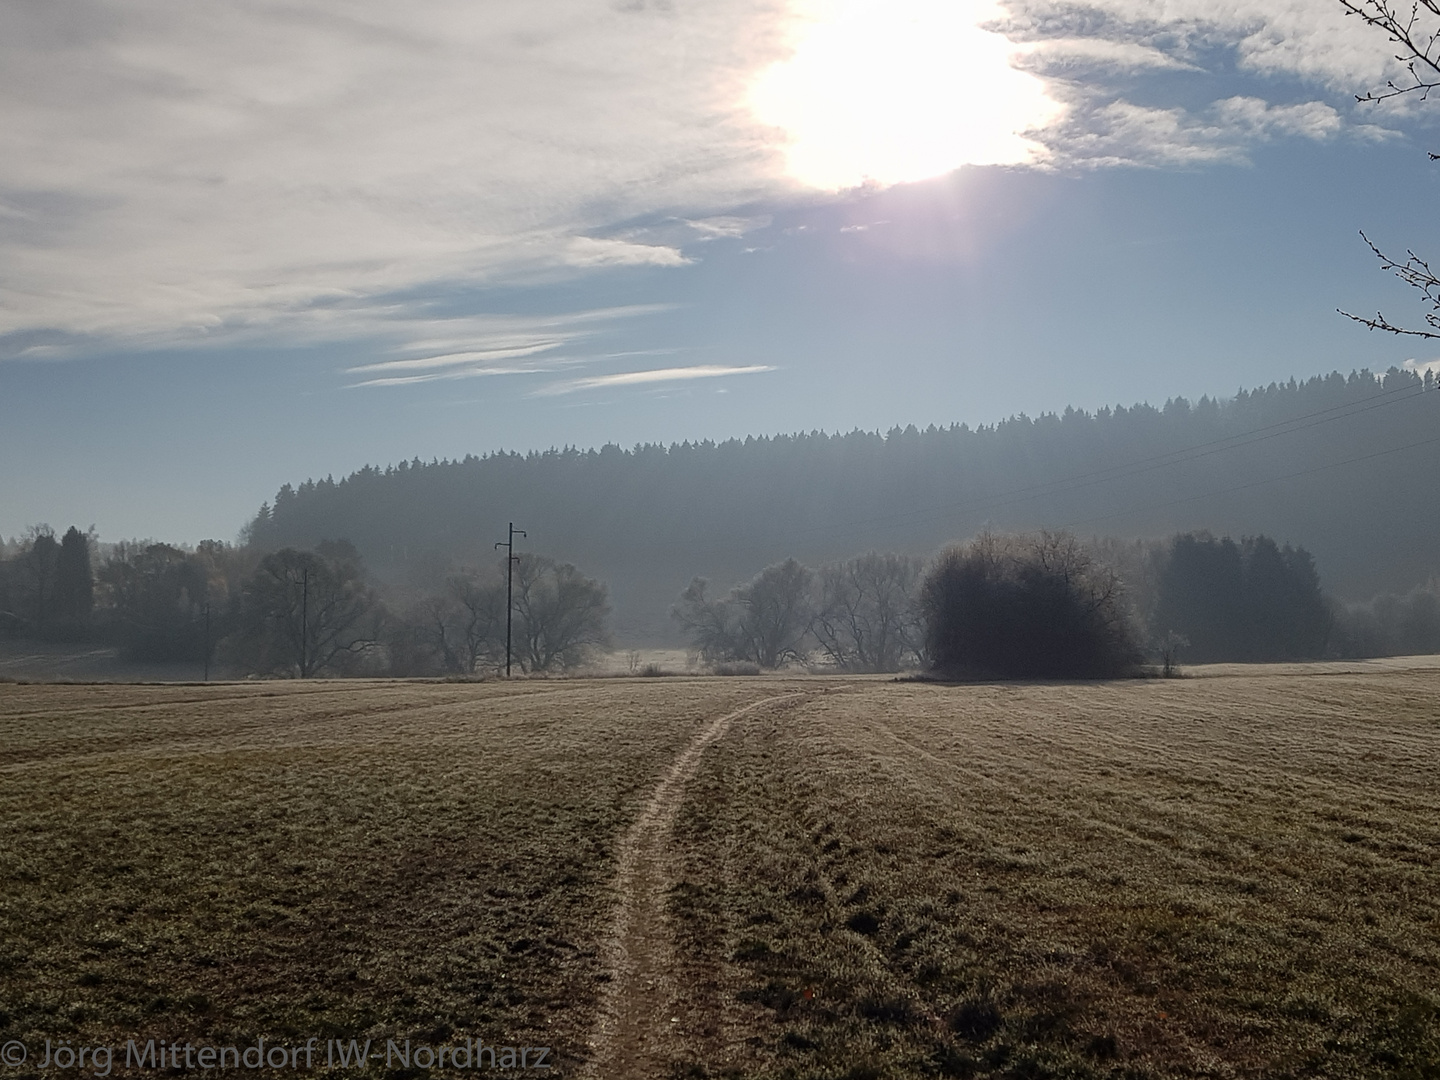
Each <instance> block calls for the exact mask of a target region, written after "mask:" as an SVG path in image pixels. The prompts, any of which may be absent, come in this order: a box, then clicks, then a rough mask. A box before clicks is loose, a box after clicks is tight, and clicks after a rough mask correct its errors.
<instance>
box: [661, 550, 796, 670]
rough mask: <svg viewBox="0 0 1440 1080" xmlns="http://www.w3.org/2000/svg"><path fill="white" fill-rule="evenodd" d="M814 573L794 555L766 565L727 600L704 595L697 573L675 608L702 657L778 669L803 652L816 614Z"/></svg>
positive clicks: (674, 613)
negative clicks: (813, 592) (797, 560)
mask: <svg viewBox="0 0 1440 1080" xmlns="http://www.w3.org/2000/svg"><path fill="white" fill-rule="evenodd" d="M814 580H815V575H814V573H813V572H812V571H810V570H809V569H807V568H806V567H804V566H801V565H800V564H799V563H798V562H796V561H795V560H794V559H786V560H785V561H784V562H782V563H776V564H774V565H773V566H767V567H766V568H765V569H764V570H762V571H760V573H758V574H756V575H755V576H754V577H753V578H751V579H750V580H749V581H748V582H746V583H745V584H744V585H739V586H737V587H735V588H734V589H731V590H730V595H729V596H728V597H726V598H725V599H724V600H716V599H711V598H710V597H709V596H707V595H706V589H707V587H708V586H707V582H706V581H705V579H704V578H696V579H695V580H694V581H692V582H691V583H690V587H689V588H687V589H686V590H685V592H684V593H682V594H681V596H680V602H679V603H678V604H676V605H675V607H674V608H672V609H671V615H672V616H673V617H674V618H675V619H676V620H677V621H679V623H680V624H681V625H682V626H683V627H684V628H685V630H686V631H687V633H688V634H689V636H690V645H691V648H693V649H694V650H695V651H696V652H697V653H698V654H699V655H700V658H701V659H702V660H706V661H708V662H710V663H715V662H717V661H730V660H744V661H748V662H749V663H752V664H756V665H758V666H759V667H762V668H777V667H779V666H780V665H781V664H784V663H787V662H789V661H791V660H800V659H803V658H804V656H805V641H806V638H807V637H808V636H809V632H810V622H811V620H812V619H813V618H814V601H813V598H812V596H811V593H812V589H813V584H814Z"/></svg>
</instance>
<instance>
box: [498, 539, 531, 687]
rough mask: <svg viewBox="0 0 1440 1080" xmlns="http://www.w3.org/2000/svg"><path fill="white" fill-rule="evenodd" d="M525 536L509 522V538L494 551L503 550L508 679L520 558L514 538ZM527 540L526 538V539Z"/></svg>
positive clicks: (500, 542)
mask: <svg viewBox="0 0 1440 1080" xmlns="http://www.w3.org/2000/svg"><path fill="white" fill-rule="evenodd" d="M517 536H525V530H524V529H517V528H516V527H515V522H513V521H512V522H510V536H509V539H507V540H497V541H495V549H496V550H497V551H498V550H499V549H500V548H502V547H503V548H504V549H505V677H506V678H507V679H508V678H509V677H510V624H511V622H512V612H513V609H514V604H513V602H512V597H513V596H514V593H515V564H516V563H517V562H519V561H520V556H519V555H516V554H515V537H517ZM527 539H528V537H527Z"/></svg>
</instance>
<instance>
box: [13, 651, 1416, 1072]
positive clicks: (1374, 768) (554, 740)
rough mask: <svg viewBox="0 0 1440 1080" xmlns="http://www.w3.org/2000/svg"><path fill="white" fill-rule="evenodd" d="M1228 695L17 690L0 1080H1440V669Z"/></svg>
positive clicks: (729, 687) (1254, 683)
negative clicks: (96, 1069) (352, 1056)
mask: <svg viewBox="0 0 1440 1080" xmlns="http://www.w3.org/2000/svg"><path fill="white" fill-rule="evenodd" d="M1199 674H1203V675H1205V676H1207V677H1196V678H1189V679H1183V680H1164V681H1139V682H1126V683H1115V684H1102V685H1090V686H1077V685H1055V684H1048V685H999V686H966V687H945V686H936V685H927V684H919V683H895V682H890V681H885V680H879V679H840V678H764V679H737V678H731V679H603V680H592V681H582V680H575V681H555V682H520V683H515V684H503V683H484V684H447V683H308V684H273V683H267V684H245V685H235V684H229V685H214V686H203V687H202V686H107V687H100V686H24V685H13V684H0V1042H6V1041H9V1040H19V1041H21V1042H24V1043H25V1044H26V1045H27V1047H28V1048H29V1049H30V1051H31V1054H30V1057H29V1059H28V1060H27V1063H26V1064H25V1065H22V1066H20V1067H19V1068H13V1069H7V1068H6V1067H4V1066H3V1065H0V1078H3V1077H5V1076H6V1075H13V1076H14V1077H15V1078H16V1080H23V1078H24V1077H27V1076H38V1075H41V1074H48V1075H78V1074H77V1073H76V1072H75V1071H74V1070H72V1071H71V1072H69V1073H64V1072H63V1071H56V1070H53V1069H52V1070H45V1069H42V1068H39V1067H38V1061H39V1060H40V1055H41V1054H42V1053H43V1049H42V1048H43V1045H44V1042H45V1040H46V1039H50V1040H52V1041H53V1042H56V1043H58V1042H59V1041H60V1040H68V1041H69V1042H70V1043H71V1044H73V1045H77V1046H78V1045H82V1044H102V1043H103V1044H110V1045H115V1046H121V1047H123V1045H124V1044H125V1041H126V1040H127V1039H132V1038H134V1039H137V1040H141V1039H151V1038H154V1039H157V1040H166V1041H168V1042H171V1043H184V1042H187V1041H188V1042H191V1043H196V1044H202V1043H203V1044H225V1045H229V1044H234V1045H248V1044H251V1043H254V1042H255V1040H256V1039H258V1038H260V1037H262V1036H263V1037H264V1038H266V1039H267V1040H270V1041H271V1042H282V1043H292V1044H293V1043H297V1042H303V1041H304V1040H305V1039H307V1038H310V1037H316V1038H318V1039H320V1040H322V1041H323V1040H327V1039H332V1038H339V1039H344V1040H349V1039H352V1038H360V1039H364V1038H373V1039H374V1040H376V1042H377V1044H380V1043H383V1042H384V1040H387V1039H393V1040H404V1039H407V1038H408V1039H411V1040H413V1041H414V1042H415V1043H417V1044H419V1043H429V1044H433V1045H442V1044H447V1043H449V1044H453V1043H455V1042H456V1041H457V1040H458V1041H463V1040H464V1039H465V1038H466V1037H467V1036H477V1037H480V1038H483V1039H484V1040H485V1041H486V1042H487V1043H489V1044H492V1045H494V1044H499V1045H522V1046H548V1047H553V1048H554V1056H553V1057H551V1058H549V1059H548V1060H549V1061H552V1062H555V1063H556V1064H557V1068H556V1069H555V1070H552V1071H551V1072H550V1073H549V1075H590V1076H598V1077H637V1078H639V1077H650V1076H653V1077H687V1076H688V1077H707V1076H717V1077H718V1076H745V1077H757V1078H758V1077H767V1078H769V1077H773V1078H781V1077H795V1078H800V1077H815V1078H820V1077H835V1078H840V1077H847V1078H850V1080H863V1078H867V1077H869V1078H881V1077H909V1076H916V1077H919V1076H961V1077H964V1076H1007V1077H1050V1076H1053V1077H1062V1076H1063V1077H1087V1076H1095V1077H1149V1076H1155V1077H1162V1076H1163V1077H1169V1076H1177V1077H1178V1076H1217V1077H1225V1076H1253V1077H1279V1076H1296V1077H1300V1076H1333V1077H1363V1076H1397V1077H1398V1076H1412V1077H1432V1076H1440V869H1437V854H1440V670H1437V669H1435V668H1433V667H1432V668H1422V667H1412V668H1410V669H1406V668H1405V666H1404V665H1397V666H1395V667H1394V668H1393V669H1385V668H1381V667H1375V668H1373V669H1372V668H1360V669H1353V670H1346V669H1338V670H1325V669H1306V668H1295V669H1285V670H1280V669H1223V670H1222V669H1214V670H1211V671H1208V672H1200V673H1199ZM193 1071H197V1072H198V1071H199V1070H193ZM280 1071H286V1070H280ZM291 1071H293V1070H291ZM311 1071H312V1072H313V1073H316V1074H325V1073H326V1072H327V1071H329V1070H327V1069H326V1068H324V1067H320V1066H317V1067H316V1068H315V1069H313V1070H311ZM369 1071H370V1072H371V1073H374V1074H376V1075H379V1074H382V1073H386V1072H388V1073H389V1074H391V1075H397V1076H398V1075H420V1074H421V1073H422V1072H423V1070H419V1069H412V1070H409V1071H408V1072H407V1071H406V1070H403V1069H397V1068H394V1067H393V1063H392V1066H391V1067H388V1068H387V1066H386V1064H385V1063H384V1062H377V1063H375V1064H373V1065H372V1066H371V1068H370V1070H369ZM433 1071H434V1072H435V1073H437V1074H439V1073H448V1072H450V1070H449V1069H436V1070H433ZM125 1072H126V1068H125V1066H124V1061H123V1054H122V1055H121V1056H120V1058H118V1059H117V1061H116V1064H115V1067H114V1070H113V1073H112V1075H121V1074H124V1073H125ZM277 1075H278V1073H277Z"/></svg>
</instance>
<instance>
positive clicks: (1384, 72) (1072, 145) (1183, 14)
mask: <svg viewBox="0 0 1440 1080" xmlns="http://www.w3.org/2000/svg"><path fill="white" fill-rule="evenodd" d="M1006 6H1007V11H1008V15H1007V17H1006V18H1005V19H1002V20H1000V21H999V22H998V23H997V24H996V25H997V26H998V27H999V28H1000V29H1002V30H1003V31H1004V32H1005V33H1006V35H1007V36H1009V37H1010V39H1011V40H1012V41H1014V42H1016V43H1017V45H1018V46H1019V47H1020V49H1021V53H1020V60H1019V62H1020V63H1021V64H1022V65H1023V66H1025V67H1027V68H1029V69H1030V70H1032V71H1035V72H1037V73H1039V74H1041V75H1043V76H1045V77H1046V78H1047V79H1048V80H1049V81H1050V83H1051V86H1052V92H1053V93H1054V94H1055V95H1056V96H1057V97H1058V98H1059V99H1061V100H1063V101H1065V102H1066V103H1067V105H1068V106H1069V112H1068V113H1067V115H1066V116H1064V117H1063V118H1062V119H1061V120H1060V121H1058V122H1057V123H1056V124H1054V125H1052V126H1051V127H1049V128H1048V129H1046V130H1044V131H1040V132H1036V133H1035V138H1036V139H1038V140H1039V141H1040V142H1043V143H1044V144H1045V145H1046V146H1047V147H1049V148H1050V150H1051V152H1052V154H1053V160H1054V161H1056V162H1059V163H1066V162H1068V163H1078V164H1084V165H1089V166H1113V165H1156V166H1166V165H1182V166H1193V165H1199V164H1206V163H1216V162H1239V161H1244V160H1246V158H1247V157H1248V155H1249V151H1250V149H1251V148H1252V147H1254V146H1255V145H1256V144H1258V143H1263V142H1266V141H1269V140H1274V139H1279V138H1304V139H1312V140H1317V141H1324V140H1329V139H1334V138H1337V137H1341V136H1343V135H1349V136H1352V137H1355V138H1358V139H1362V140H1370V139H1375V138H1384V137H1388V136H1389V135H1391V134H1393V133H1391V132H1389V131H1387V130H1386V129H1385V128H1384V127H1383V126H1381V125H1382V123H1383V122H1384V121H1385V120H1386V118H1387V117H1393V116H1395V114H1396V112H1397V108H1388V109H1383V110H1374V109H1370V110H1358V109H1356V108H1355V104H1354V97H1353V95H1354V94H1355V93H1356V92H1357V91H1362V90H1365V89H1368V88H1370V87H1372V86H1375V85H1378V84H1380V83H1382V82H1383V81H1384V80H1385V79H1386V78H1387V77H1391V76H1393V75H1395V74H1396V73H1397V70H1398V69H1397V65H1396V64H1395V62H1394V60H1393V58H1392V57H1390V56H1389V53H1388V51H1387V50H1386V49H1385V48H1384V47H1383V43H1382V42H1381V41H1379V39H1377V37H1376V36H1375V34H1374V32H1373V31H1371V30H1369V29H1368V28H1367V27H1365V26H1364V25H1363V24H1362V23H1361V22H1360V21H1359V20H1357V19H1347V18H1346V17H1345V14H1344V11H1343V9H1342V8H1341V7H1340V5H1339V4H1336V3H1329V2H1313V0H1278V2H1277V0H1232V2H1227V3H1218V2H1216V0H1165V2H1164V3H1156V2H1155V0H1008V3H1007V5H1006ZM1139 72H1144V73H1147V74H1151V75H1154V74H1164V73H1166V72H1178V73H1185V72H1192V73H1193V72H1204V73H1206V74H1208V75H1209V76H1211V78H1212V81H1213V80H1215V79H1216V78H1217V77H1220V78H1226V79H1228V80H1230V81H1231V82H1232V83H1233V82H1234V80H1236V79H1246V80H1249V83H1250V85H1251V86H1252V87H1253V88H1254V89H1253V90H1252V91H1251V92H1249V93H1246V94H1241V95H1233V94H1232V95H1231V96H1228V97H1224V98H1219V99H1217V100H1215V101H1213V102H1212V103H1211V104H1210V105H1208V106H1206V107H1204V108H1198V109H1196V108H1189V109H1187V108H1180V107H1177V106H1175V105H1174V104H1173V103H1170V102H1166V103H1164V104H1161V103H1160V102H1158V101H1147V100H1146V97H1145V91H1144V89H1143V88H1138V87H1137V85H1136V84H1135V80H1134V79H1133V78H1132V76H1133V75H1134V74H1136V73H1139ZM1282 83H1283V84H1288V85H1284V86H1283V88H1282V86H1281V85H1280V84H1282ZM1297 86H1298V87H1308V88H1309V90H1310V91H1311V93H1312V95H1315V96H1312V97H1311V99H1310V100H1301V101H1295V100H1293V99H1294V96H1295V91H1296V88H1297ZM1277 92H1279V93H1284V94H1286V95H1288V96H1289V97H1290V99H1291V100H1288V101H1272V100H1268V98H1266V97H1262V96H1260V95H1262V94H1267V95H1268V94H1271V93H1277ZM1316 92H1319V93H1318V94H1317V93H1316ZM1337 106H1339V108H1337ZM1342 108H1343V109H1344V110H1345V111H1342ZM1401 108H1403V106H1402V107H1401Z"/></svg>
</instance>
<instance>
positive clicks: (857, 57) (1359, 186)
mask: <svg viewBox="0 0 1440 1080" xmlns="http://www.w3.org/2000/svg"><path fill="white" fill-rule="evenodd" d="M1393 52H1394V49H1393V48H1391V47H1389V46H1387V43H1386V41H1385V39H1384V37H1383V35H1381V34H1379V33H1378V32H1377V31H1376V30H1374V29H1373V28H1368V27H1366V26H1364V25H1363V24H1362V23H1361V22H1360V21H1359V20H1357V19H1355V18H1347V17H1346V16H1345V14H1344V11H1343V8H1342V6H1341V4H1340V3H1339V0H1264V2H1262V0H1226V2H1223V3H1221V2H1213V0H1085V2H1083V3H1076V2H1071V0H1009V2H992V0H546V2H545V3H533V2H521V0H488V2H484V3H481V2H477V0H410V2H409V3H406V4H394V3H388V2H387V3H382V2H380V0H347V2H345V3H343V4H342V3H339V2H338V0H303V2H302V0H227V2H226V3H223V4H215V3H207V4H197V3H194V2H193V0H183V2H182V0H70V2H66V3H46V2H43V0H20V2H17V3H12V4H6V5H4V6H3V7H0V536H14V535H16V534H20V533H22V532H23V531H24V530H25V529H26V528H28V527H29V526H32V525H35V524H37V523H41V522H45V523H48V524H50V525H52V526H54V527H56V528H57V529H63V528H65V527H66V526H68V525H70V524H76V525H79V526H80V527H81V528H82V529H83V528H86V527H88V526H92V525H93V526H94V527H95V528H96V529H97V530H98V532H99V533H100V535H101V537H102V538H103V539H108V540H114V539H121V538H132V537H157V538H163V539H167V540H171V541H177V542H190V543H193V542H196V541H198V540H201V539H204V538H210V537H216V538H220V539H233V538H234V537H235V536H236V535H237V533H238V531H239V530H240V528H241V526H242V525H243V524H244V522H245V521H246V520H247V519H248V518H249V517H251V516H252V515H253V514H254V512H255V510H256V508H257V507H258V506H259V505H260V503H261V502H262V501H264V500H266V499H270V498H273V496H274V493H275V491H276V490H277V489H278V488H279V487H280V486H281V485H282V484H284V483H287V482H290V483H298V482H300V481H302V480H304V479H306V478H309V477H322V476H325V475H334V476H336V477H337V478H338V477H339V476H342V475H344V474H346V473H348V472H350V471H352V470H354V469H357V468H360V467H362V466H363V465H366V464H376V465H385V464H389V463H393V462H395V461H398V460H401V459H406V460H408V459H413V458H420V459H421V460H427V461H428V460H431V459H433V458H446V457H461V456H464V455H465V454H468V453H476V454H480V453H486V452H490V451H495V450H499V449H507V450H521V451H526V450H532V449H545V448H548V447H552V446H554V447H559V446H581V447H588V446H598V445H602V444H605V443H611V442H614V443H619V444H621V445H626V446H630V445H634V444H636V443H642V442H666V443H668V442H674V441H680V440H685V439H691V440H695V439H707V438H708V439H722V438H727V437H730V436H744V435H747V434H764V433H776V432H789V431H799V430H804V431H808V430H814V429H820V430H826V431H845V430H850V429H852V428H856V427H859V428H864V429H870V430H875V429H880V430H885V429H889V428H891V427H893V426H896V425H900V426H904V425H907V424H912V423H913V424H915V425H917V426H920V427H924V426H926V425H928V424H931V423H934V424H949V423H954V422H967V423H970V424H972V425H973V424H979V423H990V422H994V421H996V420H999V419H1003V418H1005V417H1007V416H1010V415H1013V414H1018V413H1026V414H1029V415H1036V414H1038V413H1040V412H1043V411H1049V410H1054V411H1059V410H1063V409H1064V408H1065V407H1066V406H1067V405H1073V406H1075V407H1076V408H1086V409H1093V408H1096V407H1099V406H1102V405H1106V404H1111V405H1113V404H1116V403H1126V404H1128V403H1133V402H1136V401H1150V402H1152V403H1155V404H1160V403H1163V402H1164V401H1165V400H1166V399H1167V398H1170V397H1172V396H1176V395H1185V396H1187V397H1191V398H1196V397H1199V396H1200V395H1202V394H1210V395H1212V396H1215V395H1220V396H1223V395H1228V394H1233V393H1234V392H1235V391H1236V390H1237V389H1239V388H1241V387H1250V386H1257V385H1263V384H1266V383H1269V382H1271V381H1274V380H1281V381H1283V380H1286V379H1289V378H1291V377H1298V378H1303V377H1306V376H1309V375H1315V374H1322V373H1325V372H1329V371H1331V370H1337V369H1338V370H1341V371H1345V372H1348V371H1350V370H1352V369H1354V368H1360V367H1370V368H1372V369H1377V370H1384V369H1385V368H1388V367H1389V366H1391V365H1405V364H1409V365H1410V366H1412V367H1418V366H1423V365H1427V364H1433V363H1435V361H1436V358H1437V357H1440V348H1437V347H1435V346H1433V345H1431V344H1428V343H1427V342H1425V341H1423V340H1419V339H1414V338H1396V337H1391V336H1386V335H1380V334H1375V333H1370V332H1367V331H1366V330H1365V329H1364V328H1363V327H1360V326H1357V325H1355V324H1354V323H1352V322H1349V321H1347V320H1346V319H1345V318H1344V317H1343V316H1342V315H1340V314H1339V313H1338V312H1337V308H1343V309H1345V310H1349V311H1355V312H1358V313H1362V314H1371V313H1373V312H1375V311H1376V310H1384V311H1385V313H1386V314H1387V315H1389V316H1391V317H1392V318H1394V319H1396V320H1397V321H1405V322H1409V323H1418V322H1419V321H1420V320H1421V318H1422V317H1423V309H1421V308H1420V307H1418V306H1417V304H1416V301H1415V298H1414V297H1412V296H1411V295H1409V293H1408V292H1407V290H1406V288H1405V287H1404V286H1403V285H1401V284H1400V283H1398V282H1396V281H1395V280H1394V279H1393V278H1390V277H1388V276H1387V275H1385V274H1384V273H1383V272H1382V271H1381V269H1380V268H1379V267H1378V265H1377V263H1376V260H1375V258H1374V256H1373V255H1372V254H1371V253H1370V251H1369V249H1368V248H1367V247H1366V246H1365V244H1364V242H1363V241H1362V240H1361V238H1360V235H1359V233H1360V230H1362V229H1363V230H1365V232H1366V234H1367V235H1369V236H1370V237H1371V238H1372V239H1373V240H1375V241H1376V242H1377V243H1379V244H1380V245H1381V246H1382V247H1385V248H1386V249H1387V250H1392V251H1395V252H1398V253H1402V254H1403V252H1404V250H1405V249H1406V247H1407V246H1409V247H1413V248H1415V249H1416V250H1417V251H1420V252H1421V253H1422V254H1423V253H1424V252H1425V251H1426V249H1427V245H1428V247H1429V250H1430V251H1436V250H1440V244H1437V243H1436V241H1437V237H1436V236H1435V235H1434V234H1435V232H1436V225H1435V222H1434V216H1433V214H1432V213H1430V210H1431V208H1432V207H1433V206H1434V205H1435V202H1434V196H1435V187H1436V185H1437V183H1440V172H1437V169H1440V166H1437V165H1435V164H1432V163H1431V162H1430V161H1429V160H1428V158H1427V151H1428V150H1429V149H1431V148H1436V147H1440V131H1437V126H1436V118H1437V117H1440V103H1435V104H1428V103H1425V102H1422V101H1419V100H1418V99H1417V98H1416V97H1415V96H1413V95H1412V96H1408V97H1404V98H1400V99H1397V100H1392V101H1389V102H1385V103H1381V104H1378V105H1376V104H1366V103H1359V102H1357V101H1356V100H1355V96H1356V94H1357V93H1363V92H1365V91H1367V90H1371V89H1374V88H1376V87H1379V86H1383V85H1384V83H1385V81H1386V80H1387V79H1391V78H1398V77H1400V75H1401V74H1402V73H1401V71H1400V70H1399V66H1398V65H1397V63H1396V62H1395V61H1394V59H1393V57H1392V55H1391V54H1392V53H1393Z"/></svg>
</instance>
